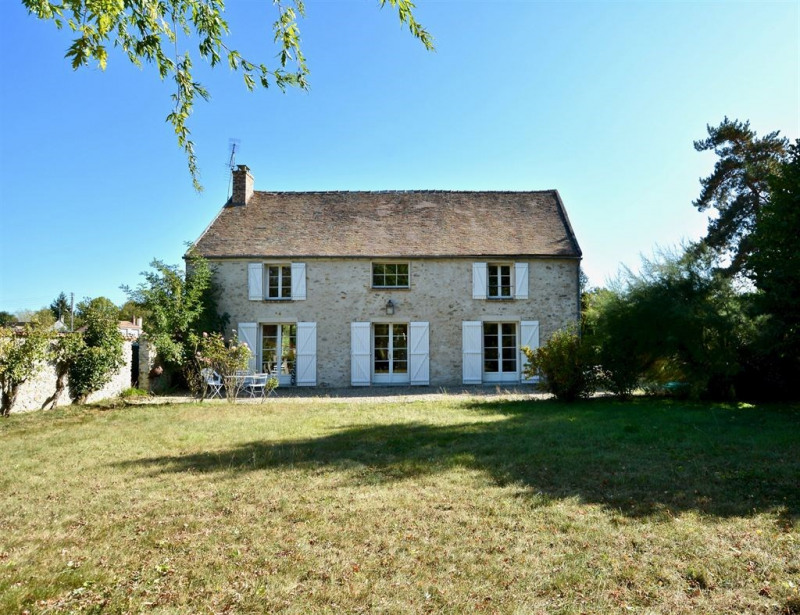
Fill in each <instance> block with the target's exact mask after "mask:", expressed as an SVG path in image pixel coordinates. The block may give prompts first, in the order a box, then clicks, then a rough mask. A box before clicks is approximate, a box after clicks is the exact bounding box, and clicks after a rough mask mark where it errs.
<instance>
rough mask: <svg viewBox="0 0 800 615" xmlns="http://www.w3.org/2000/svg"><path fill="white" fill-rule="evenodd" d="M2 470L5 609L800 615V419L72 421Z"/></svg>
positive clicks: (448, 403) (333, 411)
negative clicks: (751, 614) (749, 614)
mask: <svg viewBox="0 0 800 615" xmlns="http://www.w3.org/2000/svg"><path fill="white" fill-rule="evenodd" d="M0 464H2V468H3V471H2V474H1V475H0V495H2V497H1V498H0V612H2V613H18V612H24V611H29V612H30V613H51V612H84V613H91V612H97V613H100V612H102V613H130V612H153V613H267V612H270V613H273V612H281V613H309V612H319V613H326V612H327V613H334V612H336V613H338V612H351V613H422V612H425V613H462V612H486V613H548V614H549V613H670V614H674V613H773V614H779V613H800V594H798V585H800V532H799V531H798V519H799V518H800V406H798V405H784V406H781V405H768V406H745V405H709V404H690V403H679V402H669V401H663V400H661V401H652V400H637V401H634V402H630V403H622V402H615V401H609V400H592V401H589V402H584V403H578V404H572V405H565V404H559V403H556V402H552V401H502V400H485V399H468V398H459V397H453V398H451V399H448V400H444V401H430V400H426V401H413V402H394V403H372V402H363V401H361V402H355V401H353V402H352V403H348V402H346V401H344V402H332V401H324V400H313V399H309V400H304V401H297V400H293V401H291V402H289V401H281V400H280V399H277V400H269V401H268V402H267V403H264V404H262V405H244V404H240V405H236V406H227V405H224V404H218V405H211V404H203V405H201V404H186V405H173V406H146V407H145V406H138V407H127V408H125V407H123V408H116V409H101V408H97V407H94V408H67V409H63V410H56V411H52V412H39V413H34V414H29V415H18V416H12V417H11V418H10V419H7V420H4V421H2V422H0Z"/></svg>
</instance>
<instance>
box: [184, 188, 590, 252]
mask: <svg viewBox="0 0 800 615" xmlns="http://www.w3.org/2000/svg"><path fill="white" fill-rule="evenodd" d="M195 246H196V248H197V250H198V251H199V253H200V254H202V255H203V256H205V257H206V258H236V257H251V258H264V257H267V258H269V257H272V258H275V257H341V256H349V257H372V258H387V257H445V256H452V257H467V256H469V257H476V256H487V257H491V256H523V255H525V256H548V257H566V258H577V257H580V256H581V249H580V247H579V246H578V241H577V239H576V238H575V233H574V232H573V230H572V226H571V225H570V222H569V218H568V217H567V212H566V210H565V209H564V205H563V203H562V202H561V198H560V197H559V194H558V192H557V191H556V190H543V191H537V192H458V191H452V192H451V191H441V190H430V191H428V190H411V191H385V192H261V191H256V192H254V193H253V196H252V197H251V198H250V200H249V201H248V203H247V204H246V205H232V204H231V203H230V202H229V203H228V204H226V205H225V206H224V207H223V208H222V210H221V211H220V213H219V214H218V216H217V217H216V219H215V220H214V221H213V222H212V223H211V224H210V225H209V227H208V228H207V229H206V231H205V232H204V233H203V234H202V235H201V236H200V238H199V239H198V240H197V242H196V243H195Z"/></svg>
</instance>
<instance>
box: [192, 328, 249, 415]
mask: <svg viewBox="0 0 800 615" xmlns="http://www.w3.org/2000/svg"><path fill="white" fill-rule="evenodd" d="M250 355H251V352H250V348H249V347H248V346H247V344H246V343H244V342H242V343H239V340H238V338H237V337H236V332H235V331H234V335H233V337H232V338H231V340H230V342H226V341H225V338H224V337H222V335H220V334H219V333H211V334H210V335H209V334H207V333H203V336H202V338H201V339H200V341H199V344H198V351H197V359H198V363H199V364H200V365H203V366H204V367H209V368H211V369H213V370H214V371H215V372H216V373H217V374H219V375H220V376H222V382H223V383H224V384H225V396H226V397H227V398H228V402H230V403H236V397H237V395H238V394H239V391H240V390H241V388H242V384H243V381H242V380H241V379H240V378H238V377H237V372H239V371H241V370H245V369H247V363H248V361H249V360H250Z"/></svg>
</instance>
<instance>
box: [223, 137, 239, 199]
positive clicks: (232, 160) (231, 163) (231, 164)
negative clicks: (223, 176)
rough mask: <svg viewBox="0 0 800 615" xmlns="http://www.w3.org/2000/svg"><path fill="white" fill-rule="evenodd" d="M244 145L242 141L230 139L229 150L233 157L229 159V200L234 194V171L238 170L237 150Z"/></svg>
mask: <svg viewBox="0 0 800 615" xmlns="http://www.w3.org/2000/svg"><path fill="white" fill-rule="evenodd" d="M241 144H242V142H241V140H240V139H233V138H231V139H228V149H229V150H230V152H231V155H230V156H229V158H228V164H227V165H226V166H227V167H228V198H231V193H232V192H233V171H234V169H236V150H237V149H239V146H240V145H241Z"/></svg>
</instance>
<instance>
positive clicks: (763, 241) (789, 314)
mask: <svg viewBox="0 0 800 615" xmlns="http://www.w3.org/2000/svg"><path fill="white" fill-rule="evenodd" d="M708 133H709V137H708V139H706V140H704V141H698V142H696V143H695V148H696V149H697V150H699V151H704V150H713V151H714V152H715V153H716V154H717V156H718V160H717V163H716V166H715V168H714V171H713V172H712V174H711V175H709V176H708V177H706V178H704V179H702V180H701V185H702V191H701V194H700V197H699V198H698V199H697V200H696V201H695V202H694V205H695V206H696V207H697V208H698V209H700V210H701V211H704V210H707V209H713V210H715V213H716V215H715V216H713V217H712V219H711V221H710V222H709V228H708V233H707V235H706V237H704V238H703V239H702V240H701V241H700V242H698V243H696V244H694V245H692V246H689V248H688V249H686V250H685V251H683V252H682V253H681V254H677V255H668V256H664V257H661V258H660V259H656V260H654V261H650V262H647V261H646V262H645V263H644V264H643V266H642V268H641V272H640V273H638V274H633V273H631V272H630V271H626V272H625V273H624V274H623V275H622V277H621V278H620V280H619V281H618V283H617V284H616V285H615V286H614V287H613V288H611V289H602V290H594V291H590V292H586V293H584V295H583V297H584V301H583V305H584V318H583V326H584V343H585V344H586V345H589V346H591V348H592V351H593V352H594V353H595V360H596V361H597V362H598V364H599V365H600V366H602V373H603V374H604V375H605V377H606V381H605V385H606V386H607V387H608V388H609V389H610V390H611V391H613V392H614V393H617V394H619V395H629V394H630V393H631V392H632V391H633V390H634V389H636V388H638V387H641V386H644V387H645V388H648V389H651V390H657V389H661V390H665V387H666V389H669V388H670V387H677V389H676V388H673V390H681V391H685V392H686V393H688V394H689V395H692V396H694V397H711V398H731V397H747V398H769V397H784V398H785V397H792V396H794V397H796V396H797V391H796V390H795V389H794V386H795V383H794V380H795V379H796V374H798V373H800V142H798V143H796V144H794V145H789V144H788V142H787V141H786V139H783V138H781V137H779V135H778V133H777V132H773V133H770V134H768V135H767V136H765V137H762V138H759V137H758V136H757V135H756V133H755V132H754V131H752V130H751V129H750V127H749V124H748V123H747V122H744V123H742V122H739V121H736V120H733V121H731V120H729V119H728V118H725V120H724V121H723V122H722V123H721V124H720V125H719V126H718V127H708Z"/></svg>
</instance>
